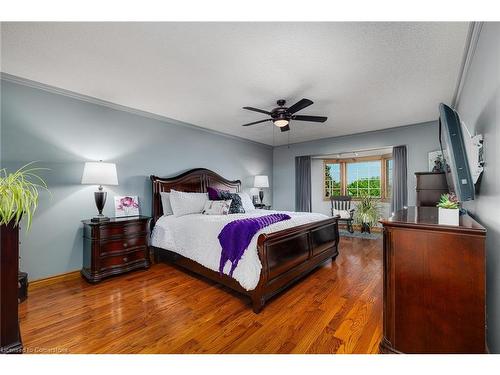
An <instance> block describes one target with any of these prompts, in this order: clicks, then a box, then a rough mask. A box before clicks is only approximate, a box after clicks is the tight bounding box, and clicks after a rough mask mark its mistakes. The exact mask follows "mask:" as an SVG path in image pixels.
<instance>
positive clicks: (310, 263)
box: [251, 218, 339, 313]
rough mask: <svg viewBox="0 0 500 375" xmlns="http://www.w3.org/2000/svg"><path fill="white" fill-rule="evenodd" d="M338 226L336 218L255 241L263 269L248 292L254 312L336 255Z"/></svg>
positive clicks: (275, 233)
mask: <svg viewBox="0 0 500 375" xmlns="http://www.w3.org/2000/svg"><path fill="white" fill-rule="evenodd" d="M338 242H339V230H338V221H337V219H336V218H331V219H327V220H322V221H317V222H314V223H310V224H304V225H300V226H297V227H293V228H289V229H285V230H281V231H278V232H274V233H269V234H261V235H260V236H259V238H258V241H257V249H258V252H259V258H260V261H261V263H262V271H261V275H260V280H259V284H258V285H257V288H256V289H255V290H253V291H252V292H251V297H252V305H253V310H254V312H255V313H259V312H260V311H261V310H262V308H263V306H264V304H265V302H266V301H267V300H268V299H269V298H271V297H272V296H273V295H275V294H276V293H279V292H280V291H282V290H283V289H285V288H286V287H288V286H289V285H290V284H292V283H294V282H295V281H297V280H299V279H300V278H302V277H304V276H305V275H307V274H308V273H309V272H311V271H313V270H314V269H315V268H316V267H317V266H318V265H320V264H321V263H323V262H324V261H326V260H327V259H330V258H331V259H333V260H334V259H335V258H336V257H337V255H338V253H339V252H338Z"/></svg>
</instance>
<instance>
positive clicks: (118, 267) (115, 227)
mask: <svg viewBox="0 0 500 375" xmlns="http://www.w3.org/2000/svg"><path fill="white" fill-rule="evenodd" d="M150 220H151V218H150V217H149V216H131V217H120V218H111V219H110V220H109V221H105V222H99V223H94V222H92V221H90V220H83V221H82V222H83V268H82V270H81V274H82V276H83V277H84V278H85V279H86V280H87V281H88V282H91V283H97V282H99V281H101V280H102V279H103V278H104V277H108V276H112V275H118V274H121V273H124V272H128V271H131V270H134V269H137V268H149V266H150V264H151V262H150V258H149V223H150Z"/></svg>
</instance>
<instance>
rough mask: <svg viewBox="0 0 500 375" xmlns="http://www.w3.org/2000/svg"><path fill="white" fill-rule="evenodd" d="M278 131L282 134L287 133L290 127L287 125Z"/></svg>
mask: <svg viewBox="0 0 500 375" xmlns="http://www.w3.org/2000/svg"><path fill="white" fill-rule="evenodd" d="M280 130H281V131H282V132H287V131H289V130H290V126H289V125H287V126H283V127H281V128H280Z"/></svg>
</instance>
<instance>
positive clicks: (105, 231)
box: [99, 221, 147, 239]
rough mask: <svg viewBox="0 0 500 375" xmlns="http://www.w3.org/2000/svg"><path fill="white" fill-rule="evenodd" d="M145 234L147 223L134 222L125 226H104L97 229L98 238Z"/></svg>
mask: <svg viewBox="0 0 500 375" xmlns="http://www.w3.org/2000/svg"><path fill="white" fill-rule="evenodd" d="M145 232H147V223H145V222H144V221H143V222H136V223H129V224H126V225H123V224H122V225H104V226H102V227H100V228H99V234H100V238H101V239H104V238H109V237H117V236H127V235H130V234H138V233H145Z"/></svg>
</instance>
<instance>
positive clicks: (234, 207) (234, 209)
mask: <svg viewBox="0 0 500 375" xmlns="http://www.w3.org/2000/svg"><path fill="white" fill-rule="evenodd" d="M219 196H220V197H221V198H222V199H224V200H229V199H231V201H232V202H231V207H230V208H229V213H230V214H244V213H245V209H244V208H243V203H241V198H240V196H239V195H238V194H236V193H230V192H228V191H221V192H219Z"/></svg>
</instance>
